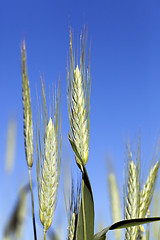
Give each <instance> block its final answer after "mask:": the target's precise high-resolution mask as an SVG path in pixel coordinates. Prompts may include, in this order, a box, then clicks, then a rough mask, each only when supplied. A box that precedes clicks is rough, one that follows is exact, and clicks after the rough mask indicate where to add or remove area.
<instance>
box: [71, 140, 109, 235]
mask: <svg viewBox="0 0 160 240" xmlns="http://www.w3.org/2000/svg"><path fill="white" fill-rule="evenodd" d="M68 138H69V141H70V143H71V146H72V149H73V151H74V153H75V155H76V157H77V158H78V161H77V165H78V167H79V168H80V170H81V172H82V192H81V203H80V208H79V214H78V222H77V230H76V240H93V236H94V201H93V195H92V188H91V184H90V181H89V178H88V174H87V170H86V168H85V166H84V164H83V161H82V159H81V157H80V155H79V153H78V151H77V148H76V146H75V144H74V142H73V141H72V140H71V138H70V135H68ZM104 239H105V238H102V240H104Z"/></svg>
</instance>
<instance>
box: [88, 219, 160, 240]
mask: <svg viewBox="0 0 160 240" xmlns="http://www.w3.org/2000/svg"><path fill="white" fill-rule="evenodd" d="M156 221H160V217H151V218H136V219H129V220H123V221H119V222H116V223H114V224H112V225H111V226H109V227H107V228H104V229H103V230H102V231H101V232H99V233H97V234H95V235H94V238H93V240H101V239H103V238H102V237H103V236H105V235H106V233H107V232H108V231H109V230H115V229H121V228H127V227H134V226H138V225H141V224H145V223H150V222H156ZM104 239H105V238H104Z"/></svg>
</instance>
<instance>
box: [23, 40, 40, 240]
mask: <svg viewBox="0 0 160 240" xmlns="http://www.w3.org/2000/svg"><path fill="white" fill-rule="evenodd" d="M21 52H22V96H23V128H24V145H25V153H26V160H27V165H28V168H29V182H30V190H31V200H32V219H33V229H34V238H35V239H37V234H36V225H35V216H34V198H33V190H32V181H31V168H32V165H33V121H32V111H31V98H30V88H29V80H28V76H27V66H26V45H25V41H23V43H22V48H21Z"/></svg>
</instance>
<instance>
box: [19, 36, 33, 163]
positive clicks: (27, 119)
mask: <svg viewBox="0 0 160 240" xmlns="http://www.w3.org/2000/svg"><path fill="white" fill-rule="evenodd" d="M21 51H22V95H23V127H24V144H25V153H26V160H27V164H28V167H29V168H31V167H32V165H33V121H32V111H31V98H30V88H29V80H28V76H27V66H26V45H25V41H23V43H22V49H21Z"/></svg>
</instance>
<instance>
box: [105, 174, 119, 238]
mask: <svg viewBox="0 0 160 240" xmlns="http://www.w3.org/2000/svg"><path fill="white" fill-rule="evenodd" d="M108 182H109V192H110V202H111V209H112V219H113V222H118V221H120V220H121V201H120V193H119V189H118V185H117V180H116V176H115V174H114V173H110V174H109V176H108ZM121 235H122V234H121V231H120V230H118V231H115V237H116V239H117V240H121Z"/></svg>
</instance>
